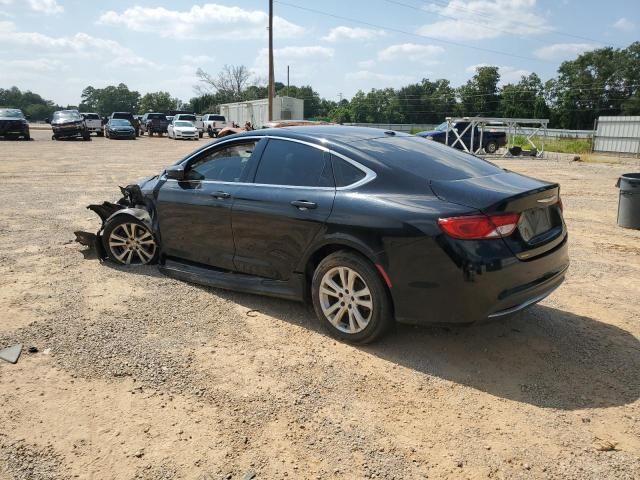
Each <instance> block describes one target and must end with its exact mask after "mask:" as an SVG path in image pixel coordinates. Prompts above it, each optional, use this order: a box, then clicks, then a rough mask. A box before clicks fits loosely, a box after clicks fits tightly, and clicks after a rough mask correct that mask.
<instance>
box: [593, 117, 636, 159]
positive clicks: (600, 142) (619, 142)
mask: <svg viewBox="0 0 640 480" xmlns="http://www.w3.org/2000/svg"><path fill="white" fill-rule="evenodd" d="M593 151H594V152H614V153H631V154H636V155H640V116H635V117H600V118H598V129H597V131H596V134H595V137H594V142H593Z"/></svg>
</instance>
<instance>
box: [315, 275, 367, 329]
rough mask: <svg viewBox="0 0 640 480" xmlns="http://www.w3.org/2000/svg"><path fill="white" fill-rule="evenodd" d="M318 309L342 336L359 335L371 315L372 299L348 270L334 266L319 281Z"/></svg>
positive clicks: (361, 280)
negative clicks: (345, 334)
mask: <svg viewBox="0 0 640 480" xmlns="http://www.w3.org/2000/svg"><path fill="white" fill-rule="evenodd" d="M319 298H320V307H321V308H322V313H323V314H324V316H325V317H326V318H327V320H329V322H331V324H332V325H333V326H334V327H335V328H337V329H338V330H340V331H341V332H344V333H350V334H354V333H359V332H361V331H362V330H364V329H365V328H366V327H367V325H368V324H369V321H370V320H371V317H372V316H373V308H374V305H373V298H372V295H371V290H369V287H368V286H367V284H366V283H365V281H364V279H363V278H362V277H361V276H360V275H359V274H358V272H356V271H355V270H353V269H351V268H349V267H334V268H332V269H331V270H329V271H328V272H327V273H325V275H324V276H323V277H322V281H321V282H320V295H319Z"/></svg>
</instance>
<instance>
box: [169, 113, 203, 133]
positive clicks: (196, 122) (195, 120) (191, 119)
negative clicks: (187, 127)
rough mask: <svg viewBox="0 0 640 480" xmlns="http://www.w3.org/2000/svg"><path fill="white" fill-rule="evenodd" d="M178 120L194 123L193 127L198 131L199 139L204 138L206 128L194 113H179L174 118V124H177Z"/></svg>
mask: <svg viewBox="0 0 640 480" xmlns="http://www.w3.org/2000/svg"><path fill="white" fill-rule="evenodd" d="M178 120H186V121H187V122H191V123H193V126H194V127H196V128H197V129H198V137H200V138H202V136H203V135H204V126H203V124H202V120H198V117H196V116H195V115H194V114H192V113H179V114H177V115H176V116H174V117H173V122H177V121H178Z"/></svg>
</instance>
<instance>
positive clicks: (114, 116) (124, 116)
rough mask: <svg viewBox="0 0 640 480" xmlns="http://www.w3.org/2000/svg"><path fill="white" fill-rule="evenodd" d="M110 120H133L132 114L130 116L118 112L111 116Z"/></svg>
mask: <svg viewBox="0 0 640 480" xmlns="http://www.w3.org/2000/svg"><path fill="white" fill-rule="evenodd" d="M112 118H124V119H126V120H128V119H130V118H131V119H132V118H133V115H132V114H130V113H124V112H120V113H114V114H113V115H112Z"/></svg>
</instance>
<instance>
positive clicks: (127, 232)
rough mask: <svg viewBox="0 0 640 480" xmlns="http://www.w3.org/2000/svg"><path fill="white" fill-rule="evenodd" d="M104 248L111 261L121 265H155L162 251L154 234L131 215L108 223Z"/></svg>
mask: <svg viewBox="0 0 640 480" xmlns="http://www.w3.org/2000/svg"><path fill="white" fill-rule="evenodd" d="M150 242H151V243H150ZM102 246H103V247H104V251H105V252H106V253H107V257H108V258H109V260H111V261H112V262H114V263H117V264H119V265H151V264H154V263H156V262H157V261H158V254H159V251H160V249H159V248H158V244H157V242H156V239H155V236H154V235H153V233H152V232H151V231H150V230H149V229H148V228H147V226H146V225H145V224H144V223H142V222H141V221H140V220H138V219H137V218H135V217H133V216H131V215H118V216H116V217H114V218H112V219H111V220H109V221H108V222H107V224H106V225H105V227H104V230H103V231H102Z"/></svg>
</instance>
